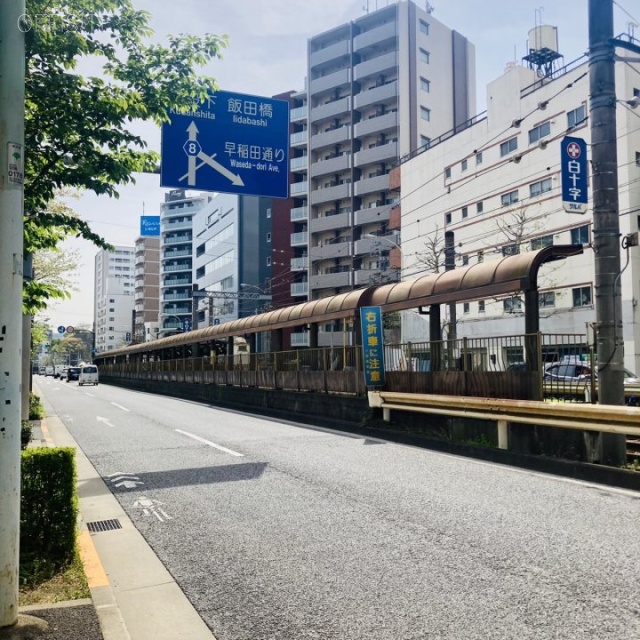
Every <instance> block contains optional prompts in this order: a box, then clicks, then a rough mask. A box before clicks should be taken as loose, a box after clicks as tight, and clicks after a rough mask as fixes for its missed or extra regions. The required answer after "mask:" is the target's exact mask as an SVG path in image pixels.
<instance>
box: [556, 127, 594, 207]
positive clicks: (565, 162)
mask: <svg viewBox="0 0 640 640" xmlns="http://www.w3.org/2000/svg"><path fill="white" fill-rule="evenodd" d="M588 171H589V167H588V164H587V143H586V142H585V141H584V140H583V139H582V138H572V137H569V136H567V137H565V138H563V139H562V141H561V142H560V174H561V177H562V207H563V208H564V210H565V211H567V212H568V213H586V211H587V203H588V201H589V184H588V177H589V173H588Z"/></svg>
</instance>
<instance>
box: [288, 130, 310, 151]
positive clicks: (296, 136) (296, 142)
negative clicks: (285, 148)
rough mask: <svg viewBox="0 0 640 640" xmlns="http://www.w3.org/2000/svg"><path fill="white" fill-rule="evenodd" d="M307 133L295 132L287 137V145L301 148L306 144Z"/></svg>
mask: <svg viewBox="0 0 640 640" xmlns="http://www.w3.org/2000/svg"><path fill="white" fill-rule="evenodd" d="M307 133H308V131H306V130H305V131H296V132H295V133H292V134H291V136H290V137H289V144H291V146H292V147H302V146H304V145H306V144H307Z"/></svg>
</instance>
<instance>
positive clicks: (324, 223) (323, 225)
mask: <svg viewBox="0 0 640 640" xmlns="http://www.w3.org/2000/svg"><path fill="white" fill-rule="evenodd" d="M309 225H310V227H311V233H317V232H318V231H328V230H329V229H343V228H344V227H350V226H351V212H350V211H349V212H347V213H336V214H334V215H331V216H328V215H325V216H324V217H322V218H313V219H312V220H310V221H309Z"/></svg>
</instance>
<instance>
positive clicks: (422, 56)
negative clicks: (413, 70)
mask: <svg viewBox="0 0 640 640" xmlns="http://www.w3.org/2000/svg"><path fill="white" fill-rule="evenodd" d="M430 57H431V54H430V53H429V52H428V51H425V50H424V49H420V60H422V62H425V63H426V64H429V58H430Z"/></svg>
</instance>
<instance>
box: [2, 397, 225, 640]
mask: <svg viewBox="0 0 640 640" xmlns="http://www.w3.org/2000/svg"><path fill="white" fill-rule="evenodd" d="M48 410H49V413H48V416H47V418H46V419H44V420H43V421H42V422H41V424H40V427H38V426H36V428H35V429H34V433H33V441H32V442H33V444H35V445H36V446H39V445H41V446H69V447H74V448H75V449H76V467H77V471H78V495H79V507H80V515H81V524H80V541H79V544H80V548H81V555H82V559H83V563H84V567H85V573H86V575H87V581H88V583H89V589H90V591H91V599H90V600H78V601H70V602H64V603H58V604H55V605H33V606H29V607H20V614H21V615H22V614H24V615H29V616H35V617H38V618H42V619H44V620H46V621H47V622H48V623H49V627H48V629H47V631H46V632H45V633H44V634H40V635H33V636H24V635H23V636H14V637H21V638H31V637H33V638H34V640H36V638H37V639H38V640H177V639H179V638H184V639H185V640H187V639H188V640H215V637H214V636H213V634H212V633H211V631H210V630H209V628H208V627H207V626H206V625H205V624H204V622H203V621H202V618H201V617H200V616H199V614H198V613H197V612H196V610H195V609H194V608H193V606H192V605H191V603H190V602H189V601H188V600H187V598H186V597H185V595H184V594H183V593H182V591H181V590H180V587H179V586H178V585H177V584H176V582H175V581H174V580H173V578H172V576H171V574H170V573H169V572H168V571H167V570H166V569H165V567H164V566H163V564H162V563H161V562H160V560H159V559H158V557H157V556H156V555H155V553H154V551H153V550H152V549H151V547H149V545H148V544H147V542H146V541H145V539H144V538H143V537H142V535H141V534H140V533H139V532H138V530H137V529H136V528H135V526H134V525H133V523H132V522H131V520H130V519H129V517H128V516H127V514H126V513H125V511H124V510H123V509H122V507H121V506H120V503H119V502H118V501H117V500H116V499H115V497H114V496H113V494H112V493H111V492H110V491H109V489H108V487H107V485H106V484H105V483H104V482H103V480H102V478H101V477H100V476H99V475H98V473H97V472H96V470H95V469H94V467H93V465H92V464H91V462H90V461H89V460H88V458H87V457H86V456H85V455H84V453H83V452H82V450H81V449H79V448H78V446H77V444H76V442H75V440H74V439H73V437H72V436H71V434H70V433H69V431H68V430H67V428H66V427H65V426H64V424H63V423H62V421H61V420H60V419H59V418H58V417H57V416H55V415H51V414H50V409H49V408H48ZM88 524H90V525H91V530H92V532H90V531H89V527H88V526H87V525H88ZM16 631H17V630H16ZM0 637H1V638H5V637H7V638H11V637H12V636H5V635H4V632H2V633H0Z"/></svg>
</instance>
